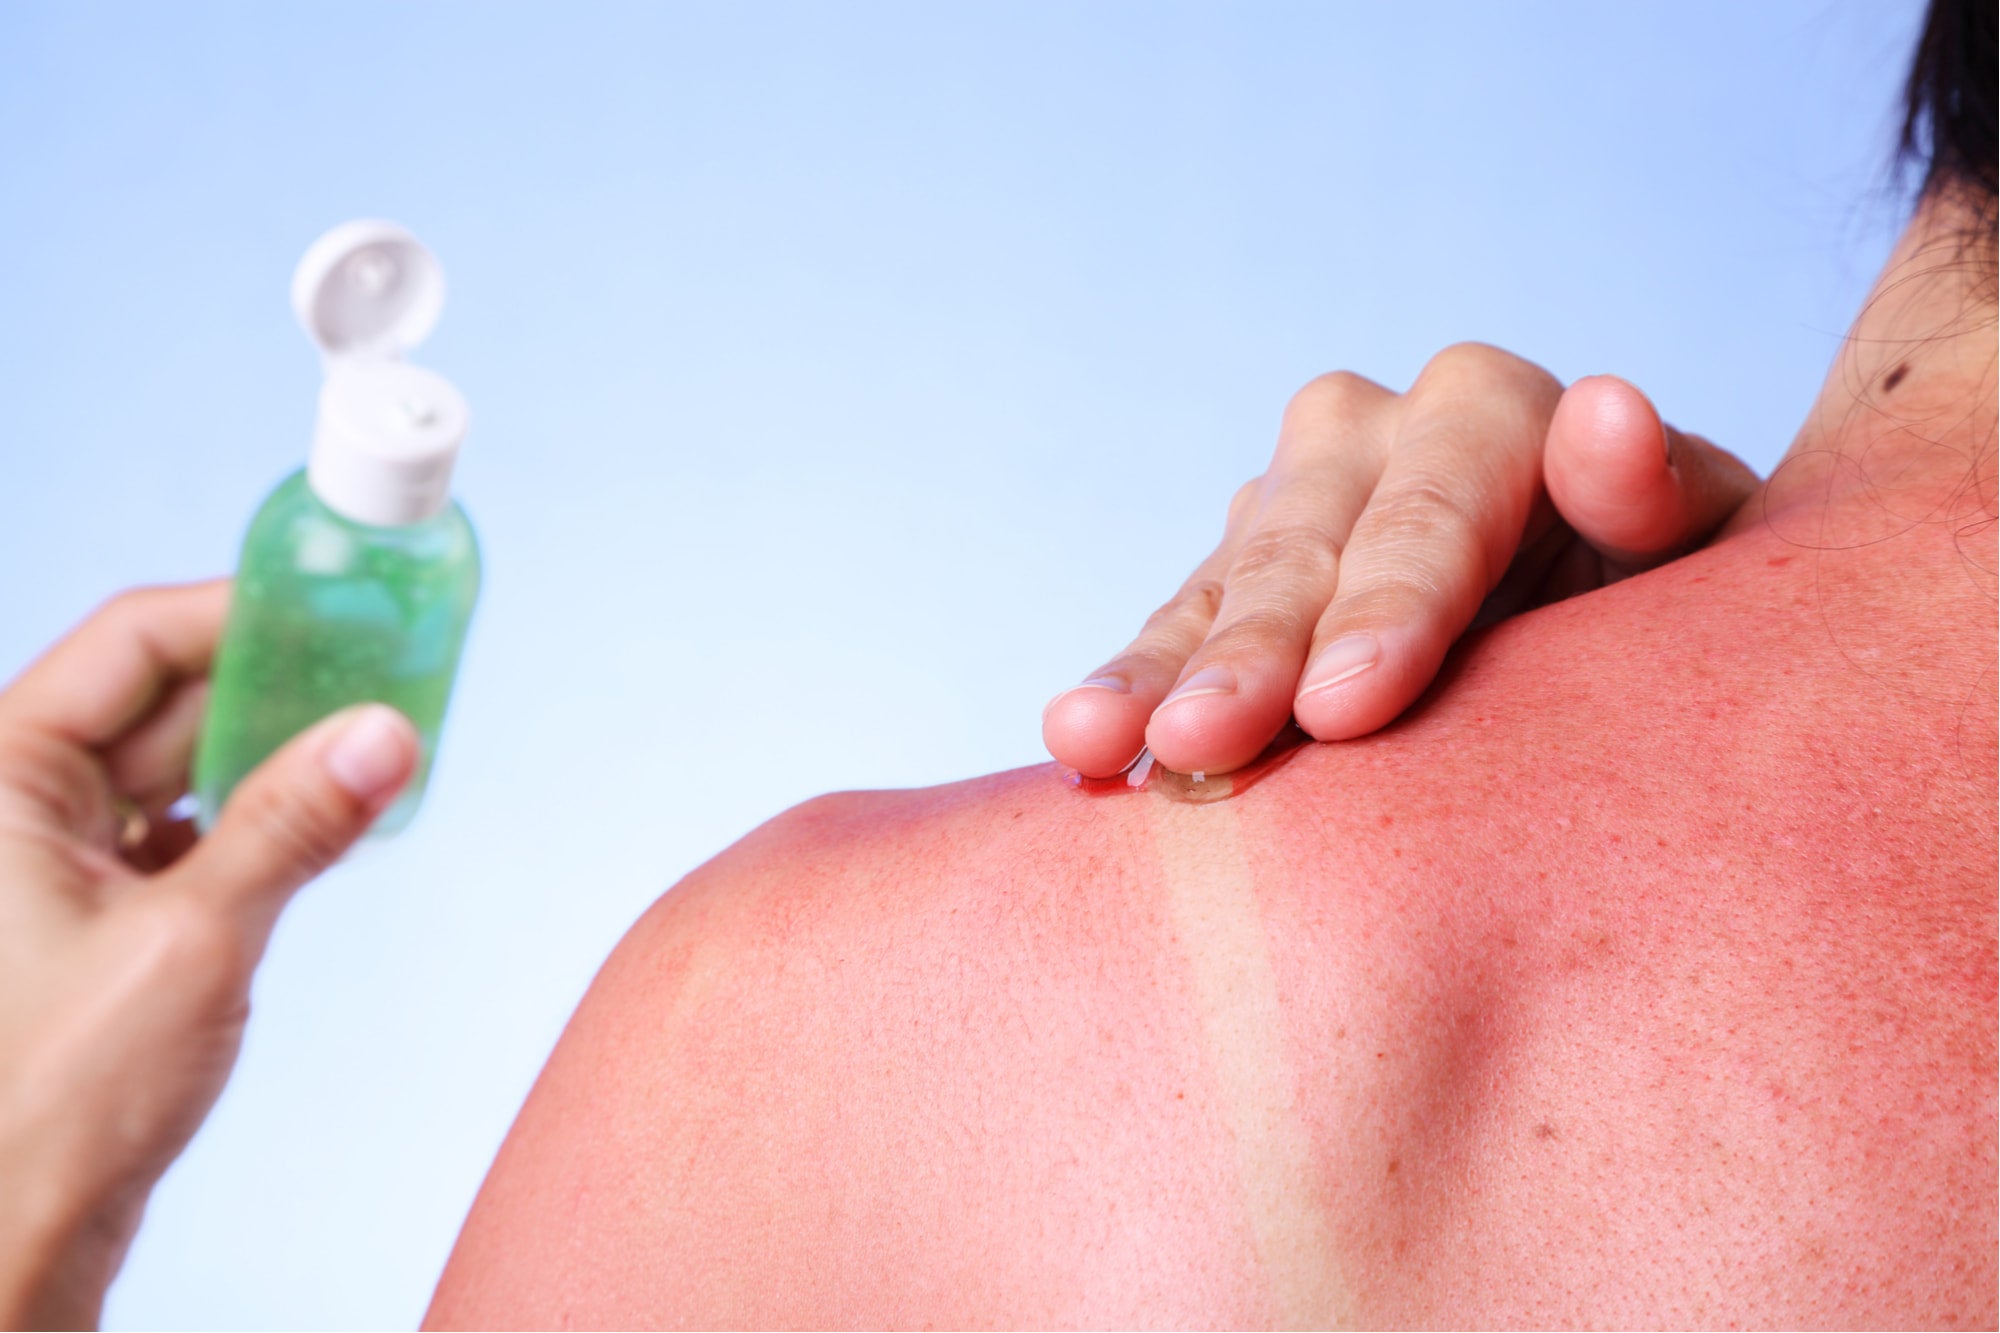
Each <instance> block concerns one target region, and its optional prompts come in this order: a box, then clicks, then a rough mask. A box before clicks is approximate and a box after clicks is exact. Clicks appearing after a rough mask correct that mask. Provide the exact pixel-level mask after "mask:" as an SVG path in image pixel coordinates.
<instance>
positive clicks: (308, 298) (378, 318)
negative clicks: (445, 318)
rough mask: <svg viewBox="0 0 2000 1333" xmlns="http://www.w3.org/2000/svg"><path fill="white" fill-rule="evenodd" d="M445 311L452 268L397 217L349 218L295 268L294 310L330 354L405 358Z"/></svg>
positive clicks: (293, 286) (316, 244) (293, 279)
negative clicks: (442, 263)
mask: <svg viewBox="0 0 2000 1333" xmlns="http://www.w3.org/2000/svg"><path fill="white" fill-rule="evenodd" d="M443 309H444V269H442V268H441V267H439V265H438V261H437V256H436V255H433V254H432V253H431V252H430V251H429V250H427V249H425V248H424V244H423V242H421V241H419V240H418V239H417V238H416V237H414V236H412V235H410V233H409V232H407V231H404V230H403V229H402V228H401V227H399V226H397V225H396V224H395V223H393V222H381V221H377V220H375V219H370V218H364V219H361V220H360V221H357V222H343V223H341V224H340V225H339V226H338V227H335V228H334V229H333V230H332V231H330V232H328V233H327V234H326V235H324V236H322V237H320V238H319V239H318V240H317V241H314V242H313V243H312V246H311V248H310V249H308V250H307V251H306V253H305V257H304V258H303V259H301V260H299V266H298V269H297V270H296V271H295V272H294V273H293V274H292V310H293V311H294V312H295V313H297V315H298V317H299V323H301V324H303V325H305V330H306V333H307V334H308V335H309V336H310V337H311V338H312V340H313V341H314V342H315V343H317V344H319V348H320V350H321V351H323V352H325V353H326V354H327V356H329V357H342V356H382V357H393V356H400V355H402V354H403V353H404V352H407V351H409V350H410V349H411V348H412V347H415V346H416V345H417V344H418V343H420V342H422V341H423V340H424V339H425V337H427V336H428V335H429V334H430V331H431V330H432V329H433V328H434V327H436V325H437V320H438V312H439V311H441V310H443Z"/></svg>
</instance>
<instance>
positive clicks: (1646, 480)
mask: <svg viewBox="0 0 2000 1333" xmlns="http://www.w3.org/2000/svg"><path fill="white" fill-rule="evenodd" d="M1543 478H1544V481H1545V482H1546V484H1547V486H1548V492H1549V498H1550V500H1552V501H1553V502H1554V504H1555V506H1556V509H1557V511H1558V512H1560V513H1561V514H1562V516H1563V518H1564V519H1565V520H1566V521H1567V522H1568V523H1569V525H1570V526H1571V527H1573V528H1575V529H1576V530H1577V532H1578V534H1579V535H1581V536H1582V537H1583V539H1584V540H1585V541H1586V542H1588V543H1589V544H1590V545H1591V546H1593V547H1595V548H1597V549H1598V550H1600V551H1603V552H1605V553H1607V554H1610V555H1613V556H1614V557H1634V558H1636V557H1642V556H1645V555H1649V554H1652V553H1655V552H1658V551H1661V550H1664V549H1667V548H1669V547H1672V546H1674V545H1676V544H1677V543H1678V542H1680V540H1681V539H1682V535H1683V529H1684V527H1685V526H1686V523H1685V518H1686V513H1685V511H1686V504H1685V502H1684V498H1683V494H1682V483H1681V478H1680V477H1679V476H1678V475H1677V474H1676V472H1675V471H1674V469H1673V467H1672V465H1671V445H1670V436H1669V434H1668V432H1667V427H1666V425H1665V423H1664V422H1662V421H1661V419H1660V414H1659V413H1658V412H1657V411H1656V410H1655V409H1654V407H1653V404H1652V402H1651V400H1649V399H1648V398H1647V397H1646V395H1645V394H1643V393H1641V392H1639V390H1638V389H1636V388H1634V387H1633V386H1632V385H1631V384H1629V383H1627V382H1626V381H1624V380H1622V379H1619V378H1618V377H1617V376H1615V375H1589V376H1585V377H1584V378H1583V379H1580V380H1578V381H1577V382H1576V383H1575V384H1573V385H1571V386H1570V387H1569V389H1568V390H1566V391H1565V392H1564V394H1563V397H1562V400H1561V401H1560V402H1558V403H1557V404H1556V411H1555V415H1554V416H1553V418H1552V419H1551V420H1550V422H1549V438H1548V446H1547V449H1546V451H1545V453H1544V457H1543Z"/></svg>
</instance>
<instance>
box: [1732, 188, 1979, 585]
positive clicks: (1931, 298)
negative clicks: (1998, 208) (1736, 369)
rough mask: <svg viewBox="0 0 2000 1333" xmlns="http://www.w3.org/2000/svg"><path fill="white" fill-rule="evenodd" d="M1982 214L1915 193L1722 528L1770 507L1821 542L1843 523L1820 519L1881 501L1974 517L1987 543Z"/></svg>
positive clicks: (1774, 517) (1796, 530)
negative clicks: (1854, 308) (1800, 410)
mask: <svg viewBox="0 0 2000 1333" xmlns="http://www.w3.org/2000/svg"><path fill="white" fill-rule="evenodd" d="M1982 225H1983V224H1982V223H1981V222H1980V212H1979V210H1977V208H1976V207H1975V206H1974V205H1972V204H1969V203H1967V202H1966V201H1964V200H1963V199H1958V198H1954V197H1952V196H1950V195H1940V196H1938V197H1933V198H1928V199H1926V200H1925V201H1924V202H1923V203H1922V204H1921V205H1920V206H1919V207H1918V209H1917V212H1916V215H1915V216H1914V217H1912V218H1911V220H1910V224H1909V226H1908V227H1907V228H1905V230H1904V232H1903V235H1902V238H1901V240H1900V241H1899V242H1898V243H1897V246H1896V249H1895V251H1894V253H1892V254H1891V255H1890V257H1889V262H1888V263H1887V264H1886V265H1884V267H1883V270H1882V274H1881V276H1880V277H1879V278H1878V279H1877V280H1876V283H1875V287H1874V290H1873V291H1871V292H1870V293H1869V295H1868V299H1867V301H1866V302H1865V303H1864V304H1863V306H1862V308H1861V312H1860V314H1859V315H1858V316H1857V317H1856V319H1855V321H1854V325H1853V327H1852V328H1851V329H1850V330H1849V331H1848V334H1847V337H1846V339H1845V340H1844V341H1843V343H1842V345H1841V349H1840V353H1839V355H1838V356H1837V357H1836V358H1835V359H1834V363H1833V367H1832V369H1831V370H1830V371H1829V372H1828V374H1827V378H1826V382H1825V384H1824V385H1823V386H1822V387H1821V389H1820V395H1819V399H1818V401H1817V402H1815V403H1814V405H1813V409H1812V412H1811V413H1810V415H1809V416H1808V417H1807V418H1806V422H1805V424H1804V426H1803V427H1801V429H1800V431H1799V434H1798V437H1797V439H1795V440H1794V441H1793V443H1792V447H1791V448H1790V449H1789V450H1788V451H1787V452H1786V454H1785V456H1784V458H1783V459H1782V460H1780V462H1779V464H1778V467H1777V469H1776V470H1775V471H1774V472H1773V473H1772V476H1771V480H1770V482H1769V483H1767V484H1766V486H1765V487H1764V490H1763V492H1762V494H1761V495H1760V496H1759V497H1758V498H1757V499H1755V500H1753V501H1752V502H1751V503H1750V504H1748V505H1746V506H1744V510H1743V512H1741V513H1739V515H1738V516H1737V521H1736V522H1735V523H1734V524H1732V525H1731V527H1732V530H1738V529H1741V528H1744V527H1748V526H1752V525H1754V524H1756V523H1759V522H1764V521H1768V522H1769V523H1770V525H1771V527H1772V528H1773V529H1775V530H1776V531H1778V532H1779V534H1780V535H1785V536H1794V537H1796V536H1799V535H1801V534H1802V533H1803V531H1804V530H1805V529H1807V528H1811V529H1812V531H1813V532H1815V533H1817V534H1818V537H1819V539H1820V540H1821V541H1822V543H1823V542H1824V540H1825V539H1827V538H1839V537H1841V536H1842V535H1843V534H1842V532H1840V531H1828V530H1827V525H1828V523H1829V522H1831V523H1832V524H1833V526H1834V527H1835V528H1836V529H1845V528H1848V527H1852V526H1853V525H1854V524H1856V523H1859V524H1860V525H1861V526H1862V527H1870V526H1871V523H1872V527H1874V528H1881V527H1882V526H1884V524H1885V523H1886V522H1887V520H1886V519H1884V518H1883V517H1882V514H1883V511H1884V510H1885V508H1886V509H1887V510H1888V511H1892V513H1893V516H1895V517H1898V518H1901V519H1903V520H1906V522H1905V523H1904V526H1905V527H1909V526H1912V525H1914V524H1918V523H1923V522H1926V521H1935V522H1939V523H1945V524H1946V525H1947V526H1948V527H1950V528H1951V529H1952V530H1953V531H1955V532H1956V531H1957V530H1959V529H1963V528H1964V527H1965V525H1966V524H1967V523H1968V522H1976V521H1980V520H1984V521H1985V522H1987V524H1988V527H1987V528H1986V529H1985V530H1984V531H1983V533H1982V534H1979V536H1978V540H1979V541H1981V542H1983V543H1984V544H1985V545H1986V546H1988V547H1990V546H1991V544H1992V542H1991V537H1992V532H1991V526H1990V524H1991V520H1992V518H1993V516H1994V514H1995V496H1994V481H1995V469H1994V441H1995V404H1994V386H1995V350H1994V336H1993V333H1994V323H1995V308H1994V291H1993V287H1994V278H1993V249H1992V237H1991V236H1990V235H1982V233H1981V230H1980V229H1981V227H1982ZM1864 498H1865V502H1864ZM1856 502H1859V503H1856ZM1868 510H1872V511H1874V515H1873V518H1872V520H1871V519H1870V518H1869V517H1868V516H1867V515H1866V514H1864V513H1863V512H1862V511H1868ZM1845 535H1847V536H1853V535H1856V534H1854V533H1846V534H1845ZM1958 535H1959V536H1960V537H1961V538H1964V537H1967V536H1971V535H1972V534H1967V533H1963V532H1959V533H1958ZM1841 544H1845V543H1844V541H1843V542H1842V543H1841ZM1986 563H1987V564H1988V566H1989V567H1990V565H1991V562H1990V561H1988V562H1986Z"/></svg>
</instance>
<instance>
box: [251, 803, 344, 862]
mask: <svg viewBox="0 0 2000 1333" xmlns="http://www.w3.org/2000/svg"><path fill="white" fill-rule="evenodd" d="M243 813H244V815H245V817H246V820H247V822H249V823H250V824H252V825H253V826H255V828H256V829H257V831H258V833H259V834H260V835H261V836H262V837H263V838H264V840H265V841H266V842H268V843H270V844H272V845H273V846H274V847H276V849H277V850H278V852H279V854H280V855H282V856H283V857H285V858H286V859H287V860H288V861H290V862H292V863H293V864H296V865H304V866H325V865H331V864H332V863H333V861H334V860H335V858H337V857H338V856H339V855H340V853H341V852H342V851H344V850H345V849H346V847H347V839H346V837H345V836H344V833H343V830H342V829H341V828H340V827H339V826H338V821H337V820H335V819H334V818H333V817H332V816H331V815H330V813H329V812H327V811H325V810H322V809H320V808H319V807H317V806H315V805H314V804H313V802H312V801H311V800H309V799H308V798H307V797H305V796H304V795H302V794H300V793H298V792H293V791H288V790H285V789H282V788H274V787H264V788H261V789H259V790H258V791H257V793H256V795H255V797H254V799H253V800H252V802H251V805H250V808H249V809H248V810H246V811H244V812H243Z"/></svg>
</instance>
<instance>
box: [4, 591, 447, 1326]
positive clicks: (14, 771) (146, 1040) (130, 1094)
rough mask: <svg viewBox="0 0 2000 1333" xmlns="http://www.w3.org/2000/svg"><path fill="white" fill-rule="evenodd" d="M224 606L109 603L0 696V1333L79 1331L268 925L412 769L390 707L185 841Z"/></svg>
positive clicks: (292, 760)
mask: <svg viewBox="0 0 2000 1333" xmlns="http://www.w3.org/2000/svg"><path fill="white" fill-rule="evenodd" d="M229 600H230V585H229V583H228V581H227V580H216V581H213V582H209V583H200V584H191V585H187V586H182V587H167V588H147V589H141V590H137V591H133V592H127V593H124V594H122V595H120V596H118V597H116V598H114V599H112V600H111V601H110V602H109V603H107V604H106V605H105V606H104V607H103V608H101V609H100V610H99V611H98V612H97V613H96V614H95V615H93V616H91V617H90V619H88V620H87V621H85V622H84V623H83V625H82V626H81V627H79V628H78V629H77V630H75V631H74V632H73V633H71V634H70V636H69V637H68V638H66V639H64V640H63V641H62V642H61V643H59V644H57V645H56V646H55V647H54V648H52V649H51V650H50V651H49V652H48V653H47V654H45V655H44V656H43V657H42V658H41V659H40V660H39V661H37V662H35V663H34V664H33V665H32V666H30V667H29V668H28V669H27V670H26V671H25V672H23V673H22V675H21V676H20V678H19V679H17V680H16V681H15V682H14V683H13V684H12V685H10V686H8V687H7V688H6V689H5V690H4V691H0V1326H5V1327H24V1326H25V1327H43V1328H52V1327H71V1326H79V1327H80V1326H85V1325H87V1324H88V1323H91V1322H94V1321H95V1319H96V1317H97V1312H98V1308H99V1305H100V1304H101V1302H102V1300H103V1295H104V1291H105V1288H106V1286H107V1285H108V1284H109V1282H110V1280H111V1277H112V1275H113V1274H114V1273H115V1272H116V1271H117V1268H118V1265H119V1263H120V1261H121V1260H122V1258H123V1256H124V1252H125V1248H126V1246H127V1245H128V1244H129V1243H130V1241H131V1238H132V1234H133V1232H134V1230H135V1229H136V1228H137V1226H138V1222H139V1216H140V1213H141V1211H142V1210H143V1208H144V1206H145V1202H146V1196H147V1194H148V1193H149V1192H150V1191H151V1189H152V1187H153V1185H154V1183H155V1182H156V1181H158V1179H159V1177H160V1175H161V1173H162V1172H164V1171H165V1170H166V1168H167V1166H168V1164H169V1163H171V1162H172V1161H173V1159H174V1157H175V1156H176V1155H177V1154H178V1153H179V1152H180V1150H181V1149H182V1148H183V1147H184V1146H185V1145H186V1144H187V1142H188V1140H189V1139H190V1138H191V1137H192V1136H193V1134H194V1131H195V1130H196V1128H197V1127H199V1125H200V1124H201V1122H202V1119H203V1118H204V1117H205V1116H206V1115H207V1114H208V1110H209V1108H210V1107H211V1106H212V1105H213V1104H214V1102H215V1099H216V1097H217V1095H218V1094H220V1092H221V1091H222V1086H223V1083H224V1082H225V1081H226V1080H227V1078H228V1077H229V1071H230V1068H231V1066H232V1065H233V1064H234V1063H235V1059H236V1051H237V1047H238V1044H239V1042H240V1040H241V1038H242V1032H243V1024H244V1020H245V1018H246V1016H247V1014H248V1000H249V989H250V978H251V974H252V972H253V970H254V969H255V968H256V966H257V963H258V960H259V959H260V958H261V957H262V955H263V951H264V945H265V941H266V940H267V939H268V937H269V935H270V931H271V927H272V924H273V923H274V922H275V921H276V919H277V916H278V913H279V912H280V911H282V910H283V908H284V906H285V904H286V902H288V901H289V900H290V898H291V895H292V894H293V892H294V891H296V890H297V889H298V888H299V886H300V885H302V884H304V883H305V882H306V881H307V880H309V879H311V878H312V877H313V876H314V875H316V874H318V873H319V872H320V871H321V870H323V869H325V868H326V867H327V866H328V865H330V864H331V863H332V862H333V861H334V860H335V859H336V858H337V857H339V856H340V855H341V853H342V852H344V851H345V850H346V849H347V848H348V846H349V845H351V844H352V843H353V842H354V841H355V839H357V838H359V837H360V836H361V834H362V833H363V832H364V831H366V830H367V828H368V827H369V825H370V823H371V822H372V821H374V819H375V818H376V817H377V816H378V815H379V814H380V813H381V812H382V811H383V809H384V808H385V807H387V806H388V805H389V803H390V802H391V801H392V800H394V799H395V796H396V794H397V792H398V791H399V790H401V788H402V787H403V785H404V783H405V782H407V781H408V779H409V776H410V773H411V771H412V769H413V767H414V766H415V763H416V760H417V738H416V735H415V732H414V731H413V729H412V728H411V726H410V724H409V723H408V722H407V721H406V720H405V719H404V718H403V717H402V716H401V715H400V714H398V713H397V712H396V711H395V710H393V709H391V708H388V707H386V706H384V705H381V704H364V705H359V706H357V707H353V708H349V709H346V710H344V711H342V712H339V713H336V714H334V715H333V716H331V717H328V718H326V719H325V720H324V721H322V722H320V723H319V724H317V725H315V726H313V727H312V728H310V729H308V730H307V731H305V732H304V733H302V734H301V735H299V736H297V737H295V738H294V739H292V740H291V741H290V742H289V743H287V744H286V745H284V746H283V747H282V748H280V749H279V750H278V751H277V752H276V753H275V754H273V755H272V756H271V757H270V758H269V759H268V760H266V761H265V762H264V763H263V764H261V765H260V766H258V767H257V768H256V769H255V770H254V771H252V772H251V773H250V775H249V776H248V777H246V778H245V779H244V780H243V782H242V783H241V784H240V785H239V786H238V787H237V789H236V791H235V793H234V795H233V796H231V798H230V800H229V802H228V804H227V806H226V807H225V808H224V809H223V811H222V812H221V817H220V820H219V821H218V822H217V823H216V825H215V827H214V828H213V830H212V831H211V832H210V833H209V834H208V835H207V836H205V837H202V838H200V839H199V840H198V841H197V840H196V837H195V833H194V830H193V828H192V827H190V825H189V824H188V823H187V822H186V821H181V820H174V819H172V818H170V817H169V814H168V810H169V807H170V806H172V805H173V804H174V803H175V802H176V801H177V800H178V799H179V798H180V797H181V796H182V795H183V794H185V793H186V791H187V789H188V762H189V757H190V755H191V753H192V750H193V747H194V742H195V733H196V728H197V725H198V723H199V720H200V715H201V712H202V707H203V703H204V701H205V698H206V694H207V689H208V684H207V672H208V668H209V663H210V660H211V658H212V656H213V654H214V652H215V646H216V641H217V638H218V636H219V635H220V633H221V630H222V625H223V620H224V616H225V614H226V613H227V611H228V607H229Z"/></svg>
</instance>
